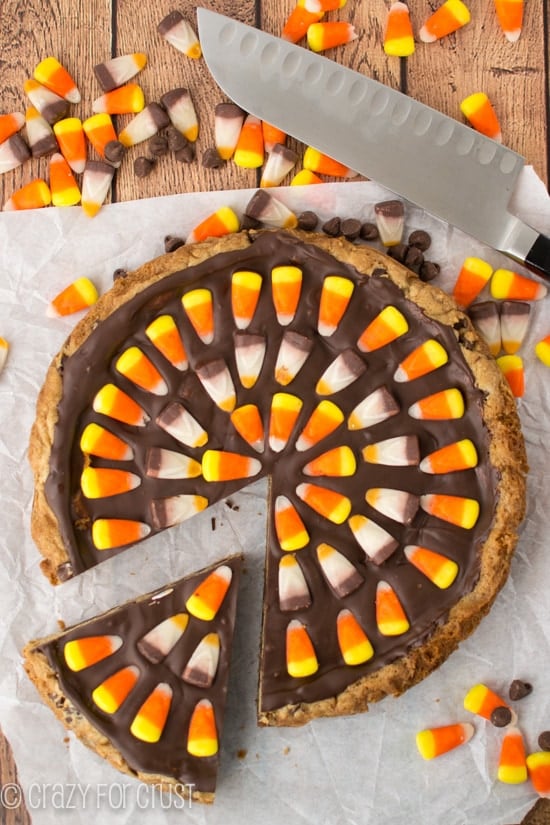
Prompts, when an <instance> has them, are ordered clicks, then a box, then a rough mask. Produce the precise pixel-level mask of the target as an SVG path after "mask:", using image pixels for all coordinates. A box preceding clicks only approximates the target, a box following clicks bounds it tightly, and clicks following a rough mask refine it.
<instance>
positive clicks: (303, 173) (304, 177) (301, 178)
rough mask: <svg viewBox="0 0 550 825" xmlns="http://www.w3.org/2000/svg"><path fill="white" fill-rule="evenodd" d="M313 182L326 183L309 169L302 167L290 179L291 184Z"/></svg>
mask: <svg viewBox="0 0 550 825" xmlns="http://www.w3.org/2000/svg"><path fill="white" fill-rule="evenodd" d="M312 183H324V181H323V180H321V178H320V177H319V176H318V175H316V174H315V172H311V171H310V170H309V169H300V171H299V172H297V173H296V174H295V175H294V177H293V178H292V180H291V181H290V185H291V186H310V184H312Z"/></svg>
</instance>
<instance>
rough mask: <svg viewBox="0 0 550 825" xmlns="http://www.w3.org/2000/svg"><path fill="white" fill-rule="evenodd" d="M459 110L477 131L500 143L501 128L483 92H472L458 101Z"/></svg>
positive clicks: (491, 105)
mask: <svg viewBox="0 0 550 825" xmlns="http://www.w3.org/2000/svg"><path fill="white" fill-rule="evenodd" d="M460 111H461V112H462V114H463V115H464V117H465V118H466V119H467V120H468V121H469V122H470V124H471V125H472V126H473V127H474V129H475V130H476V131H477V132H481V134H482V135H486V136H487V137H490V138H492V139H493V140H496V141H497V143H502V130H501V128H500V123H499V120H498V117H497V113H496V112H495V110H494V108H493V104H492V103H491V101H490V100H489V98H488V96H487V95H486V93H485V92H474V93H473V94H471V95H468V97H465V98H464V100H462V101H461V103H460Z"/></svg>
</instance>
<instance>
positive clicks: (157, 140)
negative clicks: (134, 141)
mask: <svg viewBox="0 0 550 825" xmlns="http://www.w3.org/2000/svg"><path fill="white" fill-rule="evenodd" d="M148 149H149V152H150V154H151V155H152V156H153V157H154V158H161V157H163V156H164V155H167V154H168V138H167V137H166V136H165V135H154V137H152V138H151V140H150V141H149V144H148Z"/></svg>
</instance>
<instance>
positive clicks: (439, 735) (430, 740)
mask: <svg viewBox="0 0 550 825" xmlns="http://www.w3.org/2000/svg"><path fill="white" fill-rule="evenodd" d="M473 735H474V726H473V725H471V724H470V723H469V722H457V723H455V724H452V725H443V726H442V727H439V728H429V729H427V730H422V731H420V732H419V733H417V734H416V746H417V748H418V750H419V752H420V755H421V756H422V757H423V758H424V759H435V757H436V756H442V754H444V753H448V752H449V751H451V750H454V748H457V747H458V746H459V745H464V744H465V743H466V742H469V741H470V739H471V738H472V736H473Z"/></svg>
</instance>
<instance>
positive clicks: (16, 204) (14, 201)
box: [3, 178, 52, 212]
mask: <svg viewBox="0 0 550 825" xmlns="http://www.w3.org/2000/svg"><path fill="white" fill-rule="evenodd" d="M51 202H52V193H51V192H50V187H49V186H48V184H47V183H46V181H45V180H42V178H35V179H34V180H32V181H31V182H30V183H27V184H26V185H25V186H22V187H21V189H18V190H17V191H16V192H14V193H13V194H12V195H11V197H10V198H8V200H7V201H6V203H5V204H4V206H3V210H4V212H12V211H15V210H21V209H40V208H42V207H43V206H49V205H50V203H51Z"/></svg>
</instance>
